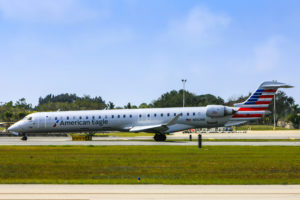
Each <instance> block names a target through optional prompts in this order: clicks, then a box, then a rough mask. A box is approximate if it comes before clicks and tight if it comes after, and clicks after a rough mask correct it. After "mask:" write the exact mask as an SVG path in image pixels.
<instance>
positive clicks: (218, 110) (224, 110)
mask: <svg viewBox="0 0 300 200" xmlns="http://www.w3.org/2000/svg"><path fill="white" fill-rule="evenodd" d="M236 112H237V111H236V110H234V108H231V107H227V106H221V105H220V106H219V105H208V106H206V115H207V116H208V117H225V116H228V115H233V114H235V113H236Z"/></svg>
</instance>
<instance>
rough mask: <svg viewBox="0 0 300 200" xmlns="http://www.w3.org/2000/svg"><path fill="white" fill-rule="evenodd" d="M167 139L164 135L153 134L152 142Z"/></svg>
mask: <svg viewBox="0 0 300 200" xmlns="http://www.w3.org/2000/svg"><path fill="white" fill-rule="evenodd" d="M166 139H167V137H166V135H165V134H155V135H154V140H155V141H157V142H162V141H166Z"/></svg>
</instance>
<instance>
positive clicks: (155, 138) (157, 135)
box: [154, 134, 160, 142]
mask: <svg viewBox="0 0 300 200" xmlns="http://www.w3.org/2000/svg"><path fill="white" fill-rule="evenodd" d="M154 140H155V141H157V142H158V141H160V134H155V135H154Z"/></svg>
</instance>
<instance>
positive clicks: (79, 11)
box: [0, 0, 105, 23]
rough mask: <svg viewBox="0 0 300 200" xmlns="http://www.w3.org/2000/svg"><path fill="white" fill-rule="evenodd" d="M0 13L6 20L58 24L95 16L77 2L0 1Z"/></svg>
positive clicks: (46, 0) (39, 0)
mask: <svg viewBox="0 0 300 200" xmlns="http://www.w3.org/2000/svg"><path fill="white" fill-rule="evenodd" d="M0 13H1V14H2V16H3V17H4V18H5V19H8V20H15V21H21V22H60V23H61V22H63V23H66V22H73V21H82V20H86V19H89V18H93V17H95V16H96V15H97V14H96V13H95V12H93V11H91V10H89V9H87V8H85V7H84V6H83V5H81V4H80V3H79V1H77V0H9V1H7V0H0ZM101 14H103V15H104V14H105V13H100V15H101Z"/></svg>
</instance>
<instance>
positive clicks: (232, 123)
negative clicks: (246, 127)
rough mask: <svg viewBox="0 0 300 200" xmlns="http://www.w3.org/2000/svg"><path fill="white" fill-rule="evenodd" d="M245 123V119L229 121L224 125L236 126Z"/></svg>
mask: <svg viewBox="0 0 300 200" xmlns="http://www.w3.org/2000/svg"><path fill="white" fill-rule="evenodd" d="M246 123H247V121H229V122H227V123H226V124H225V125H224V126H225V127H230V126H238V125H242V124H246Z"/></svg>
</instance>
